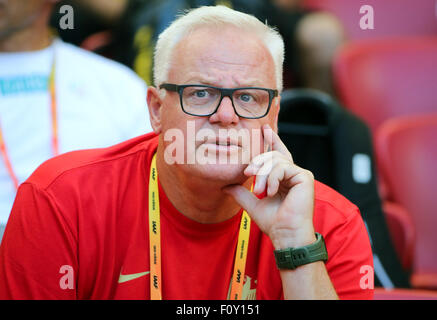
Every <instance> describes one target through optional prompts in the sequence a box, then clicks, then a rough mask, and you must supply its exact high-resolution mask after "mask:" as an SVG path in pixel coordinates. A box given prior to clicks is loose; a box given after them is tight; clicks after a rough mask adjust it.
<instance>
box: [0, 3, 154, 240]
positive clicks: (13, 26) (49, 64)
mask: <svg viewBox="0 0 437 320" xmlns="http://www.w3.org/2000/svg"><path fill="white" fill-rule="evenodd" d="M56 2H57V1H56V0H0V151H1V153H0V239H1V238H2V235H3V232H4V229H5V226H6V223H7V221H8V217H9V213H10V210H11V208H12V204H13V201H14V198H15V194H16V190H17V188H18V185H19V184H20V183H21V182H22V181H24V180H25V179H26V178H27V177H28V176H29V175H30V174H31V173H32V172H33V171H34V170H35V169H36V168H37V167H38V165H39V164H41V163H42V162H43V161H45V160H47V159H49V158H51V157H53V156H56V155H58V154H60V153H64V152H67V151H71V150H76V149H84V148H98V147H106V146H109V145H112V144H116V143H118V142H121V141H123V140H126V139H129V138H132V137H134V136H137V135H140V134H143V133H146V132H149V131H151V127H150V124H149V120H148V114H147V105H146V104H147V103H146V90H147V87H146V84H145V83H144V81H143V80H142V79H140V78H139V77H138V76H137V75H136V74H135V73H134V72H133V71H132V70H130V69H129V68H127V67H125V66H123V65H121V64H119V63H116V62H114V61H111V60H108V59H106V58H103V57H101V56H98V55H96V54H94V53H91V52H87V51H85V50H82V49H80V48H77V47H75V46H73V45H71V44H67V43H64V42H63V41H61V40H60V39H59V38H57V37H55V36H54V35H53V33H52V31H51V29H50V27H49V24H48V22H49V17H50V14H51V12H52V9H53V7H54V5H55V4H56ZM0 241H1V240H0Z"/></svg>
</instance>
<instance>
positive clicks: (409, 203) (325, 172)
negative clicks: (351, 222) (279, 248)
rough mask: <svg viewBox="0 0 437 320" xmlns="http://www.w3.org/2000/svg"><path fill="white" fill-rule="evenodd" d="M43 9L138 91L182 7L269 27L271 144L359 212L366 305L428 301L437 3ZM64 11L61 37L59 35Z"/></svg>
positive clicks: (435, 163) (435, 259)
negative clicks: (277, 71) (369, 256)
mask: <svg viewBox="0 0 437 320" xmlns="http://www.w3.org/2000/svg"><path fill="white" fill-rule="evenodd" d="M1 1H3V0H1ZM46 1H49V0H46ZM51 2H53V4H54V6H53V8H52V11H51V13H50V17H49V23H50V26H51V29H52V31H53V32H54V33H55V34H56V35H57V36H58V37H59V38H60V39H62V40H63V41H64V42H67V43H71V44H73V45H75V46H77V47H80V48H82V49H84V50H86V51H89V52H94V53H96V54H97V55H99V56H102V57H105V58H107V59H110V60H112V61H115V62H118V63H120V64H123V65H125V66H126V67H128V68H130V69H131V70H133V71H134V72H135V73H136V74H137V75H138V76H139V77H140V78H141V79H143V80H144V81H145V83H146V84H147V85H153V80H152V70H153V62H152V56H153V50H154V44H155V42H156V39H157V37H158V35H159V33H160V32H161V31H163V30H164V29H165V28H166V27H167V26H168V25H169V23H170V22H171V21H172V20H173V19H174V18H175V17H176V16H177V15H178V14H179V13H181V12H182V11H183V10H184V9H188V8H193V7H198V6H202V5H216V4H221V5H226V6H229V7H232V8H234V9H236V10H239V11H243V12H246V13H250V14H253V15H255V16H256V17H258V18H259V19H260V20H261V21H265V22H267V23H268V24H269V25H272V26H275V27H276V28H277V30H278V31H279V32H280V33H281V34H282V36H283V37H284V41H285V66H284V92H283V93H282V99H281V112H280V116H279V134H280V136H281V138H282V139H283V141H284V142H285V143H286V144H287V146H288V147H289V149H290V150H291V152H292V153H293V157H294V158H295V160H296V162H297V164H298V165H299V166H302V167H305V168H307V169H310V170H312V171H313V173H314V175H315V177H316V179H318V180H320V181H322V182H324V183H326V184H328V185H329V186H331V187H332V188H334V189H336V190H337V191H339V192H340V193H342V194H343V195H344V196H346V197H347V198H349V199H350V200H351V201H353V202H354V203H355V204H357V206H358V207H359V208H360V210H361V213H362V215H363V219H364V221H365V223H366V227H367V229H368V232H369V236H370V239H371V243H372V247H373V251H374V268H375V286H376V287H377V290H376V293H375V299H437V232H435V229H436V228H437V192H436V191H435V189H434V188H433V183H434V181H437V0H419V1H418V0H234V1H213V0H210V1H207V0H204V1H202V0H198V1H196V0H187V1H184V0H162V1H158V0H65V1H51ZM65 5H68V6H70V7H71V8H73V12H74V20H73V25H74V27H73V28H65V27H61V24H60V20H61V19H63V17H64V19H65V11H62V10H61V8H62V7H64V6H65ZM0 8H1V7H0ZM64 8H65V7H64ZM0 19H1V16H0ZM69 22H70V23H71V22H72V21H69ZM0 25H1V24H0ZM0 68H1V65H0ZM1 101H2V100H1V95H0V103H1ZM2 165H3V164H0V167H1V166H2Z"/></svg>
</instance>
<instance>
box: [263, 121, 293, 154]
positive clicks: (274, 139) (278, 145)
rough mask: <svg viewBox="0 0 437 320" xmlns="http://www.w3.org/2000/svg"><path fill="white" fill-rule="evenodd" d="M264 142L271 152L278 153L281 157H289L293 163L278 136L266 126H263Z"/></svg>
mask: <svg viewBox="0 0 437 320" xmlns="http://www.w3.org/2000/svg"><path fill="white" fill-rule="evenodd" d="M263 136H264V141H265V142H266V143H267V145H268V146H269V147H270V150H271V151H278V152H280V153H282V154H283V155H285V156H287V157H289V158H290V159H291V161H293V157H292V156H291V153H290V151H288V149H287V147H286V145H285V144H284V143H283V142H282V140H281V138H279V136H278V134H277V133H276V132H275V131H274V130H273V129H272V128H271V127H270V126H269V125H268V124H266V125H264V126H263Z"/></svg>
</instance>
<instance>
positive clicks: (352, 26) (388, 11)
mask: <svg viewBox="0 0 437 320" xmlns="http://www.w3.org/2000/svg"><path fill="white" fill-rule="evenodd" d="M364 5H370V6H372V8H373V13H374V15H373V16H374V19H373V20H374V29H365V30H363V29H361V28H360V23H359V22H360V19H361V18H362V17H363V16H364V15H365V14H366V12H367V10H366V11H365V12H362V13H360V8H361V7H362V6H364ZM304 6H305V7H307V8H309V9H317V10H323V11H328V12H330V13H332V14H333V15H335V16H336V17H337V18H338V19H339V20H340V21H341V22H342V23H343V25H344V27H345V30H346V34H347V36H348V37H349V39H350V40H353V41H355V40H363V39H375V38H386V37H397V36H402V37H403V36H428V35H436V34H437V17H436V15H437V13H436V0H420V1H417V0H383V1H381V0H352V1H351V0H304Z"/></svg>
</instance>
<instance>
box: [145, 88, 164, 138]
mask: <svg viewBox="0 0 437 320" xmlns="http://www.w3.org/2000/svg"><path fill="white" fill-rule="evenodd" d="M162 104H163V102H162V99H161V97H160V95H159V91H158V89H156V88H155V87H148V88H147V105H148V107H149V116H150V124H151V125H152V128H153V131H154V132H155V133H156V134H160V133H161V130H162V127H161V110H162V109H161V107H162Z"/></svg>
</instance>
